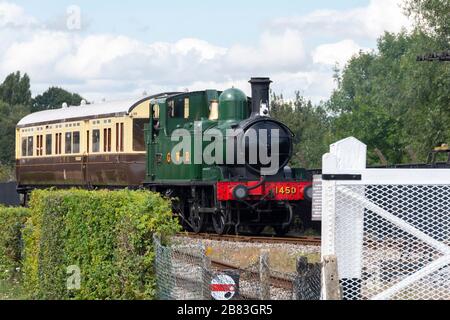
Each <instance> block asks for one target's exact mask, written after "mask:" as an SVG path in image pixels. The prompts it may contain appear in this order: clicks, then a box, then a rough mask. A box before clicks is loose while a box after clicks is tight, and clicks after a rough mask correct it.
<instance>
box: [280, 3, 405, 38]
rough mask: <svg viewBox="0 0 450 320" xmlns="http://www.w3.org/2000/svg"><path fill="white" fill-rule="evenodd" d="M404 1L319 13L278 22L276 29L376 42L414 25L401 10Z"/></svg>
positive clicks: (286, 18)
mask: <svg viewBox="0 0 450 320" xmlns="http://www.w3.org/2000/svg"><path fill="white" fill-rule="evenodd" d="M402 2H403V0H371V1H370V3H369V5H368V6H367V7H360V8H354V9H351V10H347V11H343V10H341V11H338V10H317V11H314V12H312V13H310V14H307V15H305V16H294V17H283V18H278V19H274V21H273V22H272V25H273V26H276V27H278V28H295V29H298V30H304V32H305V33H313V34H315V35H317V34H319V33H320V34H322V35H324V34H327V35H332V36H339V37H345V38H348V37H359V38H372V39H376V38H377V37H379V36H380V35H381V34H382V33H383V32H384V31H385V30H386V31H390V32H399V31H400V30H401V29H402V28H403V27H409V26H410V23H409V21H408V19H407V17H406V16H405V15H404V13H403V9H402V8H401V4H402Z"/></svg>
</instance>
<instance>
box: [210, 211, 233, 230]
mask: <svg viewBox="0 0 450 320" xmlns="http://www.w3.org/2000/svg"><path fill="white" fill-rule="evenodd" d="M226 221H227V216H226V214H225V213H223V212H219V213H216V214H213V215H212V222H213V227H214V231H215V232H216V233H217V234H218V235H223V234H226V233H227V232H228V230H229V229H230V226H229V225H227V223H226Z"/></svg>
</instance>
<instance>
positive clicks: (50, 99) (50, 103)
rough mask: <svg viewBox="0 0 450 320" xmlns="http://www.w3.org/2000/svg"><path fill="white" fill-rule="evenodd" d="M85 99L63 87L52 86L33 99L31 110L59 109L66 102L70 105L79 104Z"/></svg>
mask: <svg viewBox="0 0 450 320" xmlns="http://www.w3.org/2000/svg"><path fill="white" fill-rule="evenodd" d="M81 100H83V97H81V96H80V95H79V94H77V93H70V92H68V91H66V90H64V89H62V88H58V87H51V88H49V89H48V90H47V91H45V92H44V93H42V94H40V95H38V96H36V97H35V98H34V99H33V103H32V107H31V112H37V111H42V110H48V109H58V108H61V105H62V104H63V103H64V102H65V103H67V104H68V105H79V104H80V103H81Z"/></svg>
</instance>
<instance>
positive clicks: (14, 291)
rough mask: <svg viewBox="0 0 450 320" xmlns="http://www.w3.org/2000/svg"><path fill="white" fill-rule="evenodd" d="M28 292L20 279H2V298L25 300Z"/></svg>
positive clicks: (0, 286)
mask: <svg viewBox="0 0 450 320" xmlns="http://www.w3.org/2000/svg"><path fill="white" fill-rule="evenodd" d="M26 298H27V297H26V294H25V291H24V289H23V287H22V285H21V283H20V282H19V281H18V280H0V300H25V299H26Z"/></svg>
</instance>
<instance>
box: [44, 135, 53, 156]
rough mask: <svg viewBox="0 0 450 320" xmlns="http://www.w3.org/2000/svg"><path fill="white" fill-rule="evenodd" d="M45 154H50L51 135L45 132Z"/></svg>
mask: <svg viewBox="0 0 450 320" xmlns="http://www.w3.org/2000/svg"><path fill="white" fill-rule="evenodd" d="M45 154H46V155H47V156H48V155H51V154H52V135H51V134H47V135H46V136H45Z"/></svg>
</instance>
